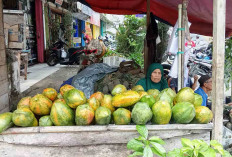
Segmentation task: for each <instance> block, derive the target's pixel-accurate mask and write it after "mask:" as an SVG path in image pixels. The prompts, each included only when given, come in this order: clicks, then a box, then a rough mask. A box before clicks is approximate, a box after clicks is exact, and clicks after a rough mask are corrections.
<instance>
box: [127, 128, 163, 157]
mask: <svg viewBox="0 0 232 157" xmlns="http://www.w3.org/2000/svg"><path fill="white" fill-rule="evenodd" d="M136 130H137V131H138V133H139V134H140V136H139V137H138V138H133V139H132V140H130V141H129V142H128V143H127V149H130V150H133V151H134V153H133V154H131V155H130V156H129V157H134V156H143V157H153V156H154V155H153V154H156V155H158V156H161V157H165V156H166V151H165V149H164V148H163V146H162V145H163V144H165V142H164V141H163V140H162V139H160V138H159V137H157V136H152V137H150V138H149V139H148V130H147V128H146V126H145V125H136Z"/></svg>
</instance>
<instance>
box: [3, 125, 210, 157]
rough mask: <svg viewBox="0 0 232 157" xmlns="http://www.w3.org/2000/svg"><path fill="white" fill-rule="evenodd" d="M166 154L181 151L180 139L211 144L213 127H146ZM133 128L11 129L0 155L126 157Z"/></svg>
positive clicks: (134, 135)
mask: <svg viewBox="0 0 232 157" xmlns="http://www.w3.org/2000/svg"><path fill="white" fill-rule="evenodd" d="M147 128H148V130H149V136H159V137H160V138H162V139H163V140H164V141H165V142H166V144H165V145H164V147H165V149H166V150H167V151H169V150H173V149H174V148H178V147H181V138H188V139H191V140H192V139H202V140H205V141H206V142H207V143H209V141H210V131H211V130H212V128H213V125H212V124H187V125H185V124H168V125H147ZM138 136H139V134H138V133H137V131H136V126H135V125H124V126H123V125H106V126H103V125H102V126H97V125H95V126H52V127H30V128H10V129H8V130H7V131H5V132H3V133H2V134H0V154H4V155H5V156H12V157H13V156H18V155H19V154H20V157H31V156H33V157H45V156H49V157H50V156H68V157H93V156H94V157H127V156H128V155H129V154H130V151H128V150H127V147H126V144H127V142H128V141H129V140H130V139H132V138H134V137H138Z"/></svg>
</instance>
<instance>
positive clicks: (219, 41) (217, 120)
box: [212, 0, 226, 143]
mask: <svg viewBox="0 0 232 157" xmlns="http://www.w3.org/2000/svg"><path fill="white" fill-rule="evenodd" d="M225 9H226V1H225V0H214V1H213V78H212V79H213V86H212V87H213V91H212V109H213V113H214V119H213V123H214V128H213V132H212V138H213V139H214V140H217V141H218V142H220V143H222V131H223V130H222V129H223V99H224V60H225V57H224V54H225Z"/></svg>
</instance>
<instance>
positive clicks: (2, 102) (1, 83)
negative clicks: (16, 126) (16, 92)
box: [0, 0, 9, 113]
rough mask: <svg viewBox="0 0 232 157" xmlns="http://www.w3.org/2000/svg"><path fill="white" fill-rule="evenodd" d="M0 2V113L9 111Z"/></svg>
mask: <svg viewBox="0 0 232 157" xmlns="http://www.w3.org/2000/svg"><path fill="white" fill-rule="evenodd" d="M2 11H3V10H2V0H0V113H3V112H7V111H9V94H8V92H9V83H8V79H7V65H6V51H5V38H4V29H3V13H2Z"/></svg>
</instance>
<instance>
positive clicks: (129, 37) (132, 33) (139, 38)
mask: <svg viewBox="0 0 232 157" xmlns="http://www.w3.org/2000/svg"><path fill="white" fill-rule="evenodd" d="M145 26H146V19H145V18H136V17H135V15H126V16H125V20H124V22H123V24H121V25H119V27H118V29H117V34H116V41H117V49H116V51H117V52H118V53H122V54H123V55H124V56H126V57H128V58H129V59H132V60H134V61H135V62H136V63H137V64H139V65H140V66H143V60H144V59H143V54H142V51H143V45H144V38H145V35H146V29H145Z"/></svg>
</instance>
